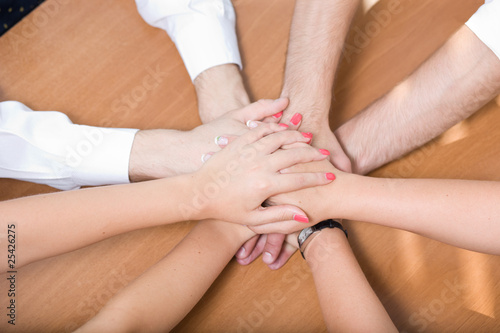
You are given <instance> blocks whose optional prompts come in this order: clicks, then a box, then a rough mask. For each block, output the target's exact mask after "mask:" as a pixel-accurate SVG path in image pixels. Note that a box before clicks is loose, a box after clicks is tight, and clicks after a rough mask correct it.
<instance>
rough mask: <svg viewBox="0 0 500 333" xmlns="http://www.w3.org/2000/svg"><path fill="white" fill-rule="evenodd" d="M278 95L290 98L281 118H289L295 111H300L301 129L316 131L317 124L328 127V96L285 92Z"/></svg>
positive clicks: (329, 101) (329, 100)
mask: <svg viewBox="0 0 500 333" xmlns="http://www.w3.org/2000/svg"><path fill="white" fill-rule="evenodd" d="M280 97H286V98H288V99H289V100H290V102H289V105H288V107H287V108H286V110H285V111H284V113H283V119H288V120H289V119H290V118H292V117H293V115H294V114H295V113H300V114H301V115H302V124H301V126H300V129H301V130H309V131H312V132H316V131H317V126H321V127H323V126H325V127H328V128H329V126H330V125H329V113H330V104H331V99H330V97H326V98H325V96H317V97H313V96H304V95H302V94H291V93H286V92H282V94H281V96H280Z"/></svg>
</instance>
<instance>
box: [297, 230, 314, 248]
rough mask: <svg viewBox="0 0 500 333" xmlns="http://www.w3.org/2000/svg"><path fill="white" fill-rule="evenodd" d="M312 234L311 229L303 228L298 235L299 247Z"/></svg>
mask: <svg viewBox="0 0 500 333" xmlns="http://www.w3.org/2000/svg"><path fill="white" fill-rule="evenodd" d="M312 233H313V230H312V228H311V227H309V228H305V229H304V230H302V231H301V232H300V234H299V237H298V241H299V246H300V245H302V243H304V242H305V240H306V239H307V237H309V236H310V235H311V234H312Z"/></svg>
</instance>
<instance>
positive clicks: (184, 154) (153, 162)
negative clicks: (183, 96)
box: [129, 129, 201, 182]
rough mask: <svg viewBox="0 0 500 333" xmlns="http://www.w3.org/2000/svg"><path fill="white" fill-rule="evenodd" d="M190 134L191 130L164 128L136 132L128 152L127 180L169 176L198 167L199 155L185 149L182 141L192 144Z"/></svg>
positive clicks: (192, 139) (194, 169)
mask: <svg viewBox="0 0 500 333" xmlns="http://www.w3.org/2000/svg"><path fill="white" fill-rule="evenodd" d="M192 136H193V134H192V131H187V132H184V131H176V130H165V129H155V130H143V131H139V132H137V134H136V136H135V139H134V142H133V144H132V150H131V152H130V161H129V179H130V181H131V182H139V181H145V180H152V179H159V178H167V177H173V176H178V175H181V174H186V173H190V172H194V171H196V170H197V169H199V168H200V166H201V161H200V156H201V154H200V156H197V151H196V150H195V149H186V144H190V143H196V141H195V138H193V137H192Z"/></svg>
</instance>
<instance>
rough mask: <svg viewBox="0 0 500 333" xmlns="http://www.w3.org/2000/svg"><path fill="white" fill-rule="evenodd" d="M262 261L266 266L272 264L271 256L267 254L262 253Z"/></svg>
mask: <svg viewBox="0 0 500 333" xmlns="http://www.w3.org/2000/svg"><path fill="white" fill-rule="evenodd" d="M262 261H264V262H265V263H266V264H268V265H269V264H272V263H273V256H272V255H271V253H269V252H264V254H263V255H262Z"/></svg>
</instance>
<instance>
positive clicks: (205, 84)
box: [193, 64, 250, 123]
mask: <svg viewBox="0 0 500 333" xmlns="http://www.w3.org/2000/svg"><path fill="white" fill-rule="evenodd" d="M193 83H194V87H195V89H196V96H197V98H198V109H199V113H200V118H201V121H202V122H203V123H207V122H210V121H212V120H214V119H216V118H218V117H220V116H221V115H223V114H224V113H226V112H228V111H232V110H236V109H239V108H242V107H243V106H246V105H248V104H250V99H249V97H248V93H247V91H246V90H245V86H244V84H243V78H242V77H241V74H240V69H239V68H238V66H237V65H235V64H225V65H220V66H216V67H212V68H209V69H207V70H205V71H203V72H202V73H201V74H200V75H198V77H196V79H195V80H194V82H193Z"/></svg>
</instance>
